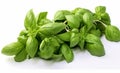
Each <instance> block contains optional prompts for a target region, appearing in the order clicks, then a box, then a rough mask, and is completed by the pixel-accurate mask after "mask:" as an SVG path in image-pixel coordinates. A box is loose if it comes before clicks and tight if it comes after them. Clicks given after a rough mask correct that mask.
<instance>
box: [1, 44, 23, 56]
mask: <svg viewBox="0 0 120 73" xmlns="http://www.w3.org/2000/svg"><path fill="white" fill-rule="evenodd" d="M23 48H24V45H23V44H21V43H20V42H13V43H10V44H8V45H6V46H5V47H3V49H2V51H1V52H2V53H3V54H5V55H8V56H13V55H16V54H17V53H19V52H20V51H21V50H22V49H23Z"/></svg>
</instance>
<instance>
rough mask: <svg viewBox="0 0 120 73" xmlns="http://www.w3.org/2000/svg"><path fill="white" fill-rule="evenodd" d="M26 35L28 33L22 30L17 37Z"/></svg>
mask: <svg viewBox="0 0 120 73" xmlns="http://www.w3.org/2000/svg"><path fill="white" fill-rule="evenodd" d="M27 34H28V31H27V30H22V31H21V32H20V34H19V36H23V35H24V36H27Z"/></svg>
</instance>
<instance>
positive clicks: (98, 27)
mask: <svg viewBox="0 0 120 73" xmlns="http://www.w3.org/2000/svg"><path fill="white" fill-rule="evenodd" d="M95 23H96V29H99V30H100V31H101V32H102V33H105V25H104V24H102V23H101V22H95Z"/></svg>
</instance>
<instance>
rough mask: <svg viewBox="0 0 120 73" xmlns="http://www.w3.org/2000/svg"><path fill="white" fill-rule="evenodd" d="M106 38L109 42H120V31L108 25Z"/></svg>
mask: <svg viewBox="0 0 120 73" xmlns="http://www.w3.org/2000/svg"><path fill="white" fill-rule="evenodd" d="M105 37H106V39H107V40H109V41H115V42H118V41H120V30H119V29H118V28H117V27H116V26H113V25H108V26H107V27H106V29H105Z"/></svg>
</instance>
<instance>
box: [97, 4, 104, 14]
mask: <svg viewBox="0 0 120 73" xmlns="http://www.w3.org/2000/svg"><path fill="white" fill-rule="evenodd" d="M95 12H96V13H98V14H99V13H100V14H101V13H105V12H106V7H105V6H97V7H96V8H95Z"/></svg>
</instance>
